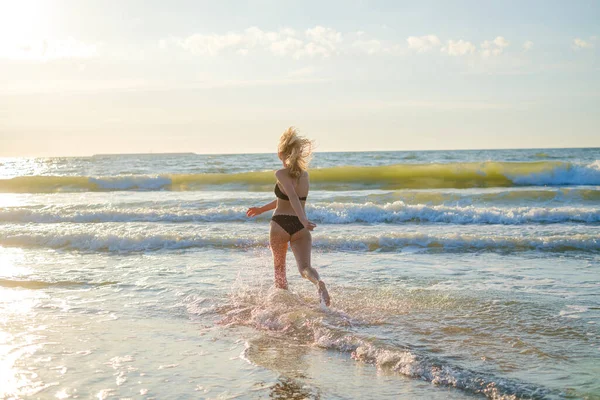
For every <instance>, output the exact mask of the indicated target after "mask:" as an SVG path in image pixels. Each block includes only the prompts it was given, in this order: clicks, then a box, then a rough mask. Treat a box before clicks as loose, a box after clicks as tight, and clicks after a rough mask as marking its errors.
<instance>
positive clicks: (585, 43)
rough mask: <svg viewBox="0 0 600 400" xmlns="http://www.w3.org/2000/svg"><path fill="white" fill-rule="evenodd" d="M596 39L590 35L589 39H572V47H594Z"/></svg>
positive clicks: (577, 48)
mask: <svg viewBox="0 0 600 400" xmlns="http://www.w3.org/2000/svg"><path fill="white" fill-rule="evenodd" d="M595 40H596V37H595V36H592V37H591V38H590V39H589V40H583V39H581V38H575V39H573V48H574V49H575V50H580V49H591V48H593V47H594V43H593V42H594V41H595Z"/></svg>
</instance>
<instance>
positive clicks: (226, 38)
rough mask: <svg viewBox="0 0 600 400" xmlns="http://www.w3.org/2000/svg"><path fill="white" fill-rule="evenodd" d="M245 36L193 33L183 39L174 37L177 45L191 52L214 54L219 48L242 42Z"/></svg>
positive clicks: (234, 45) (237, 44)
mask: <svg viewBox="0 0 600 400" xmlns="http://www.w3.org/2000/svg"><path fill="white" fill-rule="evenodd" d="M244 39H245V38H244V37H243V36H242V35H240V34H237V33H227V34H225V35H216V34H211V35H202V34H199V33H195V34H193V35H191V36H188V37H187V38H185V39H175V42H176V43H177V45H178V46H179V47H181V48H183V49H185V50H187V51H189V52H191V53H193V54H200V55H209V56H214V55H216V54H217V53H219V52H220V51H221V50H223V49H226V48H230V47H236V46H239V45H242V44H244V41H245V40H244Z"/></svg>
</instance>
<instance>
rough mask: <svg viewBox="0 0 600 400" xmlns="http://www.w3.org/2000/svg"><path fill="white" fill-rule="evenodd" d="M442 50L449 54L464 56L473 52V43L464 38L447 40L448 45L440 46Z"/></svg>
mask: <svg viewBox="0 0 600 400" xmlns="http://www.w3.org/2000/svg"><path fill="white" fill-rule="evenodd" d="M442 52H444V53H448V55H450V56H464V55H467V54H472V53H473V52H475V45H474V44H473V43H471V42H469V41H466V40H462V39H460V40H448V45H447V46H444V47H443V48H442Z"/></svg>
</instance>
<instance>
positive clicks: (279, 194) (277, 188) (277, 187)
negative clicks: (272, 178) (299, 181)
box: [275, 184, 308, 201]
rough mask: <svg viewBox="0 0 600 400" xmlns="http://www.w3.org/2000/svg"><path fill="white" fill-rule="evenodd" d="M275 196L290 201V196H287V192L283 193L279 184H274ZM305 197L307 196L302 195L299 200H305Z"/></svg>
mask: <svg viewBox="0 0 600 400" xmlns="http://www.w3.org/2000/svg"><path fill="white" fill-rule="evenodd" d="M275 196H277V197H278V198H280V199H281V200H287V201H290V198H289V197H288V195H287V194H285V193H283V192H282V191H281V189H279V185H278V184H275ZM306 197H308V196H304V197H299V199H300V200H302V201H306Z"/></svg>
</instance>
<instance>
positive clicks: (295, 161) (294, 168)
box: [277, 126, 313, 179]
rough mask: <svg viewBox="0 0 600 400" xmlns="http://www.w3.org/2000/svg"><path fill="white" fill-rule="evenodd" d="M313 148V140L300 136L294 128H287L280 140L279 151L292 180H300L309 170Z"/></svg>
mask: <svg viewBox="0 0 600 400" xmlns="http://www.w3.org/2000/svg"><path fill="white" fill-rule="evenodd" d="M312 147H313V142H312V140H310V139H307V138H305V137H304V136H300V135H298V131H297V130H296V128H294V127H293V126H290V127H289V128H287V129H286V130H285V132H283V135H281V138H279V146H278V147H277V151H278V152H279V155H280V157H281V159H282V160H283V161H284V162H285V164H286V165H287V168H288V170H289V172H290V175H291V176H292V178H296V179H298V178H299V177H300V175H302V172H303V171H306V170H307V169H308V164H309V163H310V159H311V155H312Z"/></svg>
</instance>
